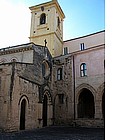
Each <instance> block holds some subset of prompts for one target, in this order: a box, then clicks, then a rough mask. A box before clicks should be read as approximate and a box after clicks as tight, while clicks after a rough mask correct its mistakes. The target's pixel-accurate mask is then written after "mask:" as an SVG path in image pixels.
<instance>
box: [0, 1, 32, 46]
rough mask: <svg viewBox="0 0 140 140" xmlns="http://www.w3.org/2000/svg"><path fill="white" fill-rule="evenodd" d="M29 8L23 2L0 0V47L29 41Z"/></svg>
mask: <svg viewBox="0 0 140 140" xmlns="http://www.w3.org/2000/svg"><path fill="white" fill-rule="evenodd" d="M30 16H31V15H30V10H29V8H28V7H27V6H25V5H24V4H23V3H12V2H11V1H9V0H1V4H0V19H1V20H0V21H1V22H0V48H3V47H8V46H13V45H17V44H22V43H28V42H29V39H28V37H29V35H30V20H31V17H30Z"/></svg>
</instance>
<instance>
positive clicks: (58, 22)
mask: <svg viewBox="0 0 140 140" xmlns="http://www.w3.org/2000/svg"><path fill="white" fill-rule="evenodd" d="M57 27H58V28H59V29H60V19H59V17H57Z"/></svg>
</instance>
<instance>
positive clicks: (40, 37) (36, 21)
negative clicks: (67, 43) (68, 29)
mask: <svg viewBox="0 0 140 140" xmlns="http://www.w3.org/2000/svg"><path fill="white" fill-rule="evenodd" d="M29 9H30V10H31V28H30V37H29V38H30V42H33V43H35V44H38V45H42V46H44V40H46V42H47V47H48V49H49V51H50V53H51V55H52V56H53V57H54V56H59V55H61V54H62V52H63V20H64V18H65V15H64V13H63V11H62V9H61V7H60V5H59V3H58V2H57V0H52V1H50V2H46V3H42V4H39V5H35V6H32V7H29Z"/></svg>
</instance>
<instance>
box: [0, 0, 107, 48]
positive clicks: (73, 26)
mask: <svg viewBox="0 0 140 140" xmlns="http://www.w3.org/2000/svg"><path fill="white" fill-rule="evenodd" d="M0 1H1V4H0V48H3V47H8V46H13V45H18V44H23V43H28V42H29V38H28V37H29V36H30V22H31V13H30V10H29V8H28V7H30V6H33V5H37V4H40V3H44V2H48V1H50V0H20V1H19V0H0ZM58 2H59V4H60V6H61V8H62V10H63V12H64V13H65V16H66V18H65V19H64V27H63V30H64V36H63V38H64V40H68V39H72V38H75V37H80V36H83V35H87V34H91V33H94V32H97V31H101V30H104V29H105V22H104V20H105V19H104V18H105V16H104V15H105V12H104V10H105V9H104V6H105V3H104V0H58Z"/></svg>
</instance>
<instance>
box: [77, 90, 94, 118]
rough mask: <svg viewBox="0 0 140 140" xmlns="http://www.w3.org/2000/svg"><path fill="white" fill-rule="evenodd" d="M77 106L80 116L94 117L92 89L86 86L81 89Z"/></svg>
mask: <svg viewBox="0 0 140 140" xmlns="http://www.w3.org/2000/svg"><path fill="white" fill-rule="evenodd" d="M77 108H78V118H94V114H95V107H94V96H93V94H92V93H91V91H90V90H88V89H86V88H84V89H82V90H81V93H80V95H79V99H78V106H77Z"/></svg>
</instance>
